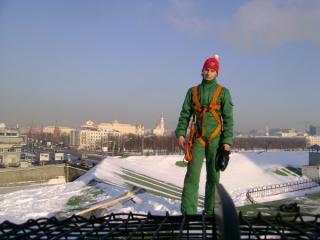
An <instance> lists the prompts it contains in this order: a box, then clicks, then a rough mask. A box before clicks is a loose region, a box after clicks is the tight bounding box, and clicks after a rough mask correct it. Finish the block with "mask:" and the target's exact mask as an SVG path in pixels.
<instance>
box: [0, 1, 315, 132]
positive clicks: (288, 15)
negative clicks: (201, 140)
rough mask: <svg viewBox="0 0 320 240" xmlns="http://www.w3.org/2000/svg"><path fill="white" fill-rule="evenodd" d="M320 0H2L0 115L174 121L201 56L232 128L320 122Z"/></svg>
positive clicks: (66, 122)
mask: <svg viewBox="0 0 320 240" xmlns="http://www.w3.org/2000/svg"><path fill="white" fill-rule="evenodd" d="M319 25H320V1H317V0H309V1H303V0H270V1H261V0H239V1H231V0H227V1H223V2H222V1H204V0H203V1H200V2H199V1H196V0H164V1H149V0H140V1H100V0H96V1H86V0H77V1H75V0H70V1H62V0H57V1H41V0H30V1H27V2H26V1H19V0H10V1H9V0H0V88H1V94H0V122H5V123H6V124H8V125H15V124H17V123H19V124H20V125H30V124H31V123H32V121H34V122H35V123H37V124H39V125H44V126H46V125H53V124H54V123H55V121H58V123H59V125H62V126H70V127H79V126H80V125H81V124H82V123H84V122H85V121H87V120H89V119H90V120H93V121H94V122H97V123H100V122H111V121H113V120H118V121H119V122H122V123H132V124H136V123H141V124H144V125H145V126H146V127H147V128H152V127H154V126H155V124H156V123H157V121H158V120H159V118H160V116H161V114H162V113H163V114H164V116H165V119H166V127H168V128H171V129H174V128H175V127H176V123H177V120H178V116H179V113H180V109H181V106H182V102H183V100H184V97H185V94H186V91H187V90H188V88H189V87H191V86H193V85H196V84H198V83H200V81H201V76H200V71H201V68H202V64H203V62H204V60H205V59H206V58H207V57H210V56H212V55H213V54H215V53H217V54H219V55H220V64H221V70H220V74H219V77H218V82H219V83H221V84H222V85H224V86H226V87H228V88H229V89H230V91H231V93H232V97H233V102H234V106H235V107H234V114H235V130H248V129H253V128H259V129H264V128H265V127H266V126H268V127H269V128H273V127H282V128H297V129H304V128H305V127H306V124H309V123H311V124H315V125H320V112H319V110H318V109H317V104H316V103H317V99H318V92H319V88H320V81H319V75H318V69H319V67H320V61H319V59H320V32H319V31H318V26H319Z"/></svg>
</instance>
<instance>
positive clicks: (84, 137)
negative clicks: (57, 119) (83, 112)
mask: <svg viewBox="0 0 320 240" xmlns="http://www.w3.org/2000/svg"><path fill="white" fill-rule="evenodd" d="M125 134H134V135H144V126H143V125H141V124H138V125H131V124H123V123H119V122H118V121H114V122H112V123H100V124H95V123H94V122H93V121H90V120H89V121H87V122H86V123H85V124H83V125H81V130H80V131H79V148H80V149H90V150H95V149H102V148H103V147H105V146H108V143H109V142H110V141H109V138H110V137H114V136H120V135H125Z"/></svg>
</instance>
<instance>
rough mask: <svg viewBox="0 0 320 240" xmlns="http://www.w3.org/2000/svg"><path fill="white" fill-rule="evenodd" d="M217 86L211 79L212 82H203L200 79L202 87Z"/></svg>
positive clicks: (215, 80)
mask: <svg viewBox="0 0 320 240" xmlns="http://www.w3.org/2000/svg"><path fill="white" fill-rule="evenodd" d="M216 84H217V79H216V78H215V79H213V80H210V81H207V80H204V79H202V82H201V85H204V86H208V87H209V86H213V85H216Z"/></svg>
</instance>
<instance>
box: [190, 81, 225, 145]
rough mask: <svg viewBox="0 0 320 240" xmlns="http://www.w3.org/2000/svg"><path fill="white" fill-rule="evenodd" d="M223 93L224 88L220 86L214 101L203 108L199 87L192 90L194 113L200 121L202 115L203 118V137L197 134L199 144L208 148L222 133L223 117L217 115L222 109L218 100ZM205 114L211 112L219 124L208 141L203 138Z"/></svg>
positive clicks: (214, 95)
mask: <svg viewBox="0 0 320 240" xmlns="http://www.w3.org/2000/svg"><path fill="white" fill-rule="evenodd" d="M221 91H222V86H220V85H218V87H217V89H216V90H215V92H214V94H213V97H212V100H211V102H210V105H209V106H201V104H200V101H199V96H198V95H199V90H198V86H195V87H193V88H192V92H193V102H194V111H195V114H196V116H197V119H199V117H200V115H202V116H201V122H202V126H201V135H199V133H197V137H198V140H199V142H200V143H201V144H202V145H204V146H208V145H209V143H210V142H211V141H212V140H213V139H214V138H215V137H216V136H218V134H219V133H220V132H221V130H222V122H221V117H220V116H219V114H218V113H217V110H220V109H221V105H220V104H217V101H218V98H219V96H220V94H221ZM205 112H210V113H211V114H212V115H213V117H214V119H215V120H216V121H217V122H218V126H217V127H216V128H215V130H214V131H213V132H212V133H211V135H210V137H209V139H208V141H205V140H204V138H203V136H204V126H205V121H204V115H205V114H204V113H205Z"/></svg>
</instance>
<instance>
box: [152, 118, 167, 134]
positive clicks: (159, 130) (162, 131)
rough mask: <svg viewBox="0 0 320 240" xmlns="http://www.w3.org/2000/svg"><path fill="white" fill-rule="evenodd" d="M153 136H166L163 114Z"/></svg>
mask: <svg viewBox="0 0 320 240" xmlns="http://www.w3.org/2000/svg"><path fill="white" fill-rule="evenodd" d="M153 134H154V135H156V136H164V134H165V128H164V117H163V113H162V114H161V117H160V121H159V122H158V124H157V125H156V127H155V128H154V129H153Z"/></svg>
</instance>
